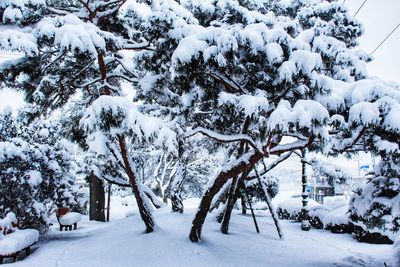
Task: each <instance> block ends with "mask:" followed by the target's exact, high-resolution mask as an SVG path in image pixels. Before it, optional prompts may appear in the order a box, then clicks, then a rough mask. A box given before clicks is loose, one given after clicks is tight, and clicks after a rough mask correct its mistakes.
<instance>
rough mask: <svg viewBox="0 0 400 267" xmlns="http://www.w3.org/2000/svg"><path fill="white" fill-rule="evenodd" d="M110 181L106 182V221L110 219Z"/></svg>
mask: <svg viewBox="0 0 400 267" xmlns="http://www.w3.org/2000/svg"><path fill="white" fill-rule="evenodd" d="M111 185H112V184H111V183H110V182H108V195H107V203H108V206H107V222H109V221H110V201H111Z"/></svg>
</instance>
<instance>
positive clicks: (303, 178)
mask: <svg viewBox="0 0 400 267" xmlns="http://www.w3.org/2000/svg"><path fill="white" fill-rule="evenodd" d="M306 163H307V162H306V149H302V150H301V183H302V190H301V196H302V198H303V200H302V203H303V208H302V209H301V214H302V220H301V230H303V231H309V230H310V222H309V221H308V216H309V215H308V208H307V204H308V193H307V192H306V189H307V173H306Z"/></svg>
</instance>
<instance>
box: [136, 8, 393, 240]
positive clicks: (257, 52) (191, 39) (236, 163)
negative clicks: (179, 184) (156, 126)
mask: <svg viewBox="0 0 400 267" xmlns="http://www.w3.org/2000/svg"><path fill="white" fill-rule="evenodd" d="M179 3H180V5H179V4H178V3H177V2H174V1H160V5H159V8H158V10H157V11H156V12H153V13H152V14H150V15H149V23H147V24H145V25H144V28H145V30H144V31H143V32H144V34H145V36H148V38H147V39H152V40H155V41H154V46H153V48H154V49H153V50H152V51H144V52H142V53H141V55H140V56H139V60H140V59H141V60H142V62H143V63H142V64H141V65H140V67H141V68H142V70H144V72H145V73H146V75H145V76H143V78H142V79H141V81H140V83H139V84H140V87H139V89H138V99H141V100H145V101H147V102H148V103H149V104H150V103H151V104H153V105H155V106H154V109H156V108H159V109H161V108H165V109H166V110H168V112H171V111H170V110H171V109H172V110H173V111H176V112H177V113H178V114H185V116H186V117H185V118H186V126H187V127H191V128H192V129H193V130H192V131H191V132H190V133H189V135H193V134H196V133H201V134H203V135H205V136H207V137H209V138H212V139H214V140H216V141H217V142H220V143H221V144H231V146H230V148H231V150H230V151H231V152H230V155H231V158H230V159H229V160H228V162H227V163H226V164H225V165H224V166H223V167H221V169H220V171H219V172H218V173H217V174H216V175H215V177H214V178H213V180H212V182H211V183H210V186H209V188H208V189H207V190H206V192H205V193H204V194H203V197H202V200H201V203H200V206H199V210H198V212H197V214H196V216H195V219H194V221H193V225H192V229H191V233H190V239H191V240H192V241H194V242H198V241H199V239H200V237H201V229H202V225H203V223H204V221H205V218H206V216H207V213H208V211H209V209H210V205H211V203H212V201H213V198H214V197H216V196H217V195H218V194H219V192H220V190H226V187H225V186H224V184H225V183H227V182H228V181H233V182H231V183H230V184H231V185H230V187H231V189H230V192H231V196H234V195H235V194H232V193H233V192H235V191H236V190H237V187H238V185H239V184H241V183H239V181H241V180H245V179H246V177H248V176H254V174H253V173H252V169H253V168H254V167H255V166H256V165H258V164H259V163H261V160H262V159H263V158H268V157H269V156H270V155H279V156H280V158H278V160H277V163H279V162H281V161H283V160H284V159H285V157H286V158H287V155H288V153H290V152H291V151H294V150H299V149H304V148H307V149H308V150H310V151H320V152H323V153H325V154H329V155H335V154H338V153H351V152H352V151H354V146H355V145H357V144H358V143H359V142H360V141H361V140H364V139H361V137H363V138H366V137H367V136H369V137H370V139H371V140H372V139H373V138H376V136H381V137H380V138H384V139H387V138H389V136H388V135H381V134H382V131H381V130H380V131H375V130H373V128H370V127H368V129H367V128H366V125H369V126H373V125H372V124H371V123H375V124H374V127H375V125H382V126H383V125H386V124H387V126H388V127H386V129H389V128H390V130H391V131H394V132H398V127H397V126H396V125H395V123H396V122H394V121H393V120H391V122H390V123H389V122H386V121H387V120H389V117H390V116H391V115H390V114H392V113H391V112H394V110H396V109H397V106H398V101H399V99H398V91H396V89H394V88H390V86H384V85H383V82H381V81H374V80H371V79H367V72H366V69H365V62H367V61H369V60H370V58H369V57H368V56H367V55H366V54H365V53H363V52H361V51H357V50H354V47H355V46H356V45H357V44H358V43H357V38H358V37H359V36H360V35H361V34H362V32H363V28H362V26H361V24H360V23H359V22H358V21H357V20H355V19H354V18H352V17H351V16H350V15H349V13H348V11H347V9H346V8H345V7H344V6H343V5H342V4H341V3H338V2H336V1H329V2H328V1H289V2H287V1H281V2H280V1H268V0H265V1H262V0H259V1H255V0H254V1H224V0H222V1H180V2H179ZM153 25H158V27H152V26H153ZM388 98H390V101H389V100H388ZM383 99H387V101H386V100H383ZM382 101H384V103H387V105H386V106H385V107H387V108H386V109H384V108H383V107H384V106H382V105H383V103H382V104H381V106H379V107H381V109H379V112H378V111H377V113H376V114H375V115H377V116H378V115H379V116H381V119H379V120H378V119H377V118H378V117H374V120H368V121H365V118H366V117H368V115H367V114H364V113H367V112H368V111H367V109H364V108H363V109H361V106H363V105H369V104H372V103H371V102H374V104H373V105H378V103H381V102H382ZM364 102H367V104H365V103H364ZM357 107H358V108H357ZM174 108H175V109H174ZM375 110H376V108H375ZM389 113H390V114H389ZM386 118H387V119H386ZM380 129H382V127H380ZM374 136H375V137H374ZM284 137H291V138H293V139H294V141H293V142H292V143H289V144H288V143H286V144H284V143H282V140H284ZM390 138H392V137H390ZM234 144H236V145H234ZM391 144H393V142H392V143H391ZM392 148H393V151H398V146H396V147H394V144H393V147H392ZM366 149H370V150H373V148H371V147H369V146H366ZM373 151H374V150H373ZM375 151H376V150H375ZM396 153H398V152H396ZM228 158H229V157H228ZM392 159H393V158H392ZM392 162H393V160H392ZM395 166H398V164H397V163H396V165H395ZM384 179H385V180H386V179H390V178H389V177H387V176H386V177H385V178H384ZM396 179H397V178H396ZM232 187H233V188H232ZM384 192H387V191H384ZM235 201H236V200H235V199H232V201H231V202H230V205H229V208H230V209H231V207H232V206H233V205H232V203H234V202H235ZM368 205H370V204H367V206H368ZM230 212H231V210H229V209H227V210H226V212H225V217H226V221H227V223H229V214H230ZM397 229H398V228H397ZM221 230H222V231H223V232H227V228H226V227H225V228H224V229H222V228H221ZM396 231H398V230H396Z"/></svg>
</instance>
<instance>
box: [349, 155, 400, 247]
mask: <svg viewBox="0 0 400 267" xmlns="http://www.w3.org/2000/svg"><path fill="white" fill-rule="evenodd" d="M397 157H399V154H397ZM396 162H397V164H396ZM398 162H399V159H398V158H397V159H393V158H392V160H391V161H386V162H385V161H384V160H382V161H381V163H380V164H379V165H378V166H377V167H376V168H377V170H376V171H377V175H376V176H375V177H372V178H370V179H369V181H368V182H367V184H366V185H365V186H363V187H362V188H359V189H358V190H356V192H354V195H353V196H352V198H351V202H350V211H351V222H352V223H353V224H354V236H355V238H356V239H358V240H360V241H363V242H369V243H393V241H394V240H395V238H396V237H397V236H399V234H400V175H399V173H400V172H397V174H396V173H395V172H393V170H392V172H388V173H387V174H386V175H379V173H381V172H382V171H388V170H389V171H390V170H391V168H392V166H396V165H397V170H400V169H399V168H398V164H399V163H398Z"/></svg>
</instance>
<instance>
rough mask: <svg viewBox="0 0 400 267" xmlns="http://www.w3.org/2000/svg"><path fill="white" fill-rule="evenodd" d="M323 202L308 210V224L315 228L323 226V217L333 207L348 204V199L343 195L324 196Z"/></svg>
mask: <svg viewBox="0 0 400 267" xmlns="http://www.w3.org/2000/svg"><path fill="white" fill-rule="evenodd" d="M324 202H325V203H324V204H323V205H320V206H315V207H312V208H311V209H310V211H309V213H308V214H309V221H310V224H311V225H312V226H313V227H314V228H317V229H323V228H324V223H323V222H324V219H325V217H326V216H327V215H328V214H329V213H330V212H331V211H332V210H334V209H337V208H339V207H342V206H346V207H347V206H348V200H347V199H346V197H344V196H334V197H325V198H324Z"/></svg>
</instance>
